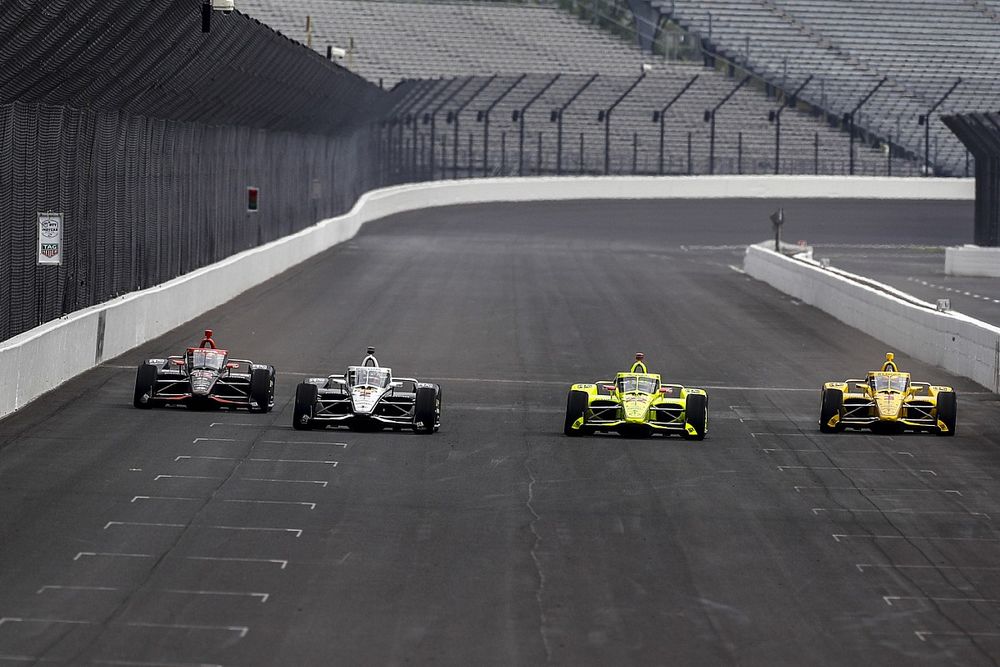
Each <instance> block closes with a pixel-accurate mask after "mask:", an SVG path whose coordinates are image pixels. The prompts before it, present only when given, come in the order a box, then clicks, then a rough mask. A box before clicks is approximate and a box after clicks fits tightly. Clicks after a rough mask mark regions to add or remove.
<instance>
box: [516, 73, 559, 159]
mask: <svg viewBox="0 0 1000 667" xmlns="http://www.w3.org/2000/svg"><path fill="white" fill-rule="evenodd" d="M561 76H562V74H556V75H555V76H554V77H552V78H551V79H549V82H548V83H546V84H545V85H544V86H543V87H542V89H541V90H539V91H538V92H537V93H535V95H534V97H532V98H531V99H530V100H528V101H527V102H526V103H525V105H524V106H523V107H521V109H520V110H517V109H514V114H513V115H514V120H515V121H517V123H518V127H517V175H518V176H524V114H526V113H527V112H528V108H529V107H531V105H532V104H534V103H535V102H536V101H537V100H538V98H540V97H541V96H542V95H544V94H545V91H547V90H548V89H549V88H551V87H552V85H553V84H554V83H555V82H556V81H558V80H559V77H561Z"/></svg>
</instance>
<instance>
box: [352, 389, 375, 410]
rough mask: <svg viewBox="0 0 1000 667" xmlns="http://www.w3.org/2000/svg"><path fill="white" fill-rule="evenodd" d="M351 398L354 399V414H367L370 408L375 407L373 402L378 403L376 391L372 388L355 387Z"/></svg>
mask: <svg viewBox="0 0 1000 667" xmlns="http://www.w3.org/2000/svg"><path fill="white" fill-rule="evenodd" d="M351 398H352V400H353V401H354V412H355V414H359V415H368V414H371V412H372V410H374V409H375V404H376V403H378V392H377V391H375V390H374V389H369V388H367V387H362V388H358V389H355V390H354V392H353V393H352V395H351Z"/></svg>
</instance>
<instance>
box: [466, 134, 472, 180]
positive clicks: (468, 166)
mask: <svg viewBox="0 0 1000 667" xmlns="http://www.w3.org/2000/svg"><path fill="white" fill-rule="evenodd" d="M466 166H467V168H468V170H469V173H468V177H469V178H472V132H469V164H468V165H466Z"/></svg>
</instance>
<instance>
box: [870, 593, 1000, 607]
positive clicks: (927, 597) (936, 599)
mask: <svg viewBox="0 0 1000 667" xmlns="http://www.w3.org/2000/svg"><path fill="white" fill-rule="evenodd" d="M882 600H884V601H885V603H886V604H887V605H889V606H890V607H891V606H893V604H892V603H893V602H899V601H900V600H927V601H929V602H969V603H974V602H978V603H982V604H997V603H998V602H1000V599H998V598H949V597H934V596H930V595H883V596H882Z"/></svg>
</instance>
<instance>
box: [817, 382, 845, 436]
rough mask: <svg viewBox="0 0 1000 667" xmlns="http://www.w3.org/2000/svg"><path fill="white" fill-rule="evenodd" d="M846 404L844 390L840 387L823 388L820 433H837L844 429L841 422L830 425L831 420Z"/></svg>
mask: <svg viewBox="0 0 1000 667" xmlns="http://www.w3.org/2000/svg"><path fill="white" fill-rule="evenodd" d="M843 406H844V392H843V391H841V390H840V389H823V400H822V405H821V406H820V410H819V430H820V433H836V432H838V431H841V430H843V428H844V427H843V426H842V425H841V424H839V423H838V424H837V425H836V426H830V420H831V419H833V417H834V415H838V414H840V410H841V408H843Z"/></svg>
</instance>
